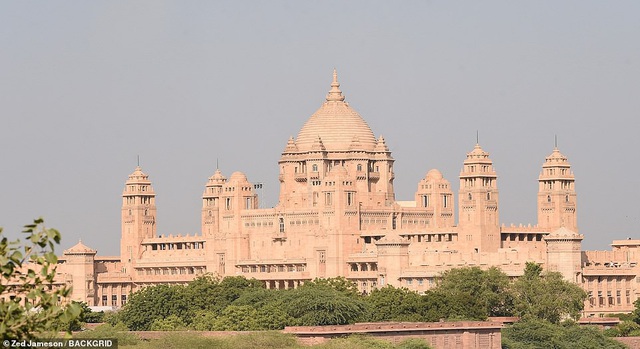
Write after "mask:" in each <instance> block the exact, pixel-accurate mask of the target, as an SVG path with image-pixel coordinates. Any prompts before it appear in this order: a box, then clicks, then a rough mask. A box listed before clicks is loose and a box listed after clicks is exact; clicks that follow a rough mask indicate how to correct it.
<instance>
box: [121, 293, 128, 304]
mask: <svg viewBox="0 0 640 349" xmlns="http://www.w3.org/2000/svg"><path fill="white" fill-rule="evenodd" d="M121 297H122V298H121V299H122V305H125V304H127V295H126V294H123V295H122V296H121Z"/></svg>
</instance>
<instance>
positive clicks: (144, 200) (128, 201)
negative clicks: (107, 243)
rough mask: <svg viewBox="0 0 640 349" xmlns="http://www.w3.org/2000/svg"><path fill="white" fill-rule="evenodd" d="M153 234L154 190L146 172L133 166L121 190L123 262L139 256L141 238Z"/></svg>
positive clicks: (154, 224) (121, 252)
mask: <svg viewBox="0 0 640 349" xmlns="http://www.w3.org/2000/svg"><path fill="white" fill-rule="evenodd" d="M155 236H156V193H155V192H154V191H153V187H152V186H151V181H150V180H149V176H148V175H146V174H145V173H144V172H142V169H141V168H140V166H138V167H136V169H135V170H134V171H133V173H132V174H130V175H129V179H127V181H126V183H125V186H124V191H123V192H122V237H121V240H120V255H121V256H120V257H121V261H122V263H123V264H124V265H130V264H132V263H135V260H136V259H138V258H140V254H141V253H142V250H141V242H142V240H144V239H147V238H152V237H155Z"/></svg>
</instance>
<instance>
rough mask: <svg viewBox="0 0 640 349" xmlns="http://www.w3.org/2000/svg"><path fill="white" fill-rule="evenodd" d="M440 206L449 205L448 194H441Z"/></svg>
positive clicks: (445, 206)
mask: <svg viewBox="0 0 640 349" xmlns="http://www.w3.org/2000/svg"><path fill="white" fill-rule="evenodd" d="M442 207H444V208H447V207H449V196H448V195H442Z"/></svg>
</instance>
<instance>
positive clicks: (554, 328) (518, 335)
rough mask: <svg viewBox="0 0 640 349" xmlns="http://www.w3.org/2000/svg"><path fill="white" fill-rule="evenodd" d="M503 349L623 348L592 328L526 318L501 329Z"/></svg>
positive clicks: (571, 323) (570, 323) (570, 322)
mask: <svg viewBox="0 0 640 349" xmlns="http://www.w3.org/2000/svg"><path fill="white" fill-rule="evenodd" d="M502 347H503V348H505V349H546V348H557V349H578V348H580V349H600V348H611V349H616V348H620V349H622V348H625V346H624V345H623V344H621V343H618V342H616V341H614V340H611V339H609V338H607V337H605V336H604V334H603V333H602V331H600V330H599V329H597V328H596V327H591V326H579V325H578V324H577V323H575V322H573V321H569V322H566V323H564V324H563V325H557V324H552V323H551V322H549V321H546V320H541V319H538V318H535V317H532V316H527V317H525V318H523V319H522V320H521V321H518V322H516V323H515V324H513V325H511V326H509V327H506V328H504V329H503V330H502Z"/></svg>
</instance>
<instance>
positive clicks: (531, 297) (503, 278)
mask: <svg viewBox="0 0 640 349" xmlns="http://www.w3.org/2000/svg"><path fill="white" fill-rule="evenodd" d="M584 296H585V295H584V292H583V291H582V290H581V289H580V288H579V287H578V286H577V285H573V284H571V283H569V282H566V281H564V280H562V277H561V276H560V274H558V273H550V272H543V271H542V269H541V268H540V267H539V266H538V265H537V264H533V263H530V264H528V265H527V269H526V270H525V276H523V277H522V278H520V279H519V280H518V281H516V282H511V281H510V279H509V277H508V276H507V275H506V274H504V273H503V272H501V271H500V270H499V269H497V268H490V269H488V270H482V269H480V268H477V267H472V268H461V269H452V270H449V271H447V272H445V273H443V274H442V275H441V277H440V278H439V279H438V282H437V284H436V286H435V287H434V288H433V289H431V290H429V291H427V292H426V293H425V294H423V295H420V294H418V293H416V292H414V291H410V290H408V289H406V288H397V287H393V286H389V285H387V286H385V287H383V288H380V289H376V290H374V291H373V292H371V294H369V295H363V294H361V293H359V292H358V290H357V287H356V285H355V284H354V283H352V282H351V281H349V280H347V279H345V278H342V277H338V278H332V279H317V280H314V281H309V282H306V283H305V284H304V285H302V286H301V287H298V288H296V289H291V290H267V289H265V288H264V287H263V286H262V283H261V282H259V281H257V280H254V279H252V280H247V279H245V278H243V277H240V276H237V277H227V278H224V279H218V278H215V277H212V276H211V275H204V276H201V277H198V278H196V279H195V280H194V281H192V282H191V283H189V284H188V285H186V286H181V285H175V286H170V285H159V286H155V287H148V288H145V289H143V290H141V291H138V292H136V293H134V294H133V295H132V297H131V299H130V300H129V302H128V303H127V305H125V306H124V307H123V308H122V310H121V311H120V312H118V313H117V314H116V315H115V316H108V317H107V318H108V321H109V322H110V323H112V324H116V323H118V322H122V323H123V324H124V325H125V326H126V327H127V328H129V329H132V330H181V329H192V330H218V331H220V330H229V331H232V330H233V331H249V330H277V329H282V328H284V327H285V326H315V325H341V324H349V323H354V322H375V321H441V320H485V319H486V318H487V317H489V316H513V315H519V316H532V317H535V318H538V319H542V320H547V321H549V322H552V323H558V322H559V321H560V320H562V319H566V318H572V317H573V318H575V317H576V316H577V315H578V314H579V312H580V310H581V309H582V306H583V301H584ZM525 300H526V301H525Z"/></svg>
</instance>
